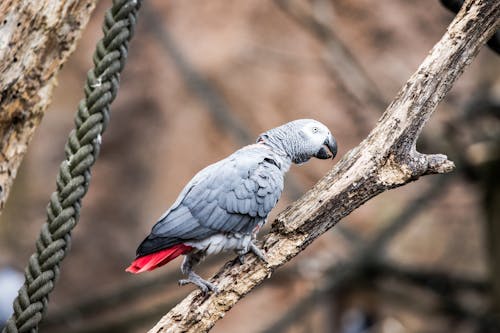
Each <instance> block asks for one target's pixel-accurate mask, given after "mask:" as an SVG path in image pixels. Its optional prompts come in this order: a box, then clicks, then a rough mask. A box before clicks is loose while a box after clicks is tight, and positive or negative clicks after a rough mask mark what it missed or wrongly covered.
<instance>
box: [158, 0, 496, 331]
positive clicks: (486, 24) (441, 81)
mask: <svg viewBox="0 0 500 333" xmlns="http://www.w3.org/2000/svg"><path fill="white" fill-rule="evenodd" d="M499 18H500V2H499V1H490V0H471V1H467V2H466V3H465V4H464V6H463V7H462V10H461V11H460V12H459V13H458V15H457V16H456V18H455V19H454V20H453V22H452V23H451V24H450V26H449V27H448V30H447V32H446V33H445V34H444V36H443V37H442V38H441V40H440V41H439V42H438V43H437V44H436V45H435V46H434V48H433V49H432V50H431V51H430V53H429V55H428V56H427V58H426V59H425V60H424V61H423V63H422V64H421V65H420V68H419V69H418V70H417V71H416V73H415V74H413V75H412V76H411V77H410V79H409V80H408V82H407V83H406V84H405V85H404V86H403V88H402V89H401V91H400V92H399V94H398V95H397V96H396V98H395V99H394V100H393V101H392V103H391V104H390V105H389V107H388V108H387V110H386V111H385V113H384V114H383V115H382V117H381V119H380V120H379V122H378V125H377V126H376V127H375V128H374V129H373V131H372V132H371V133H370V135H369V136H368V137H367V138H366V139H365V140H364V141H363V142H362V143H361V144H360V145H359V146H357V147H356V148H354V149H352V150H351V151H350V152H348V153H347V154H346V155H345V156H344V157H343V158H342V160H341V161H340V162H339V163H338V164H337V165H336V166H335V167H334V168H333V169H332V170H331V171H330V172H328V174H327V175H326V176H325V177H323V178H322V179H321V180H320V181H319V182H318V183H317V184H316V185H315V186H314V188H313V189H311V190H310V191H309V192H307V193H306V194H305V195H304V196H303V197H302V198H301V199H299V200H298V201H296V202H295V203H294V204H293V205H292V206H290V207H288V208H287V209H286V210H285V211H283V212H282V213H281V214H280V215H279V216H278V217H277V219H276V220H275V221H274V223H273V226H272V230H271V232H270V233H269V234H268V235H267V236H266V237H265V238H264V242H263V248H264V249H265V251H266V256H267V258H268V260H269V263H270V265H269V267H266V266H265V265H263V264H262V263H261V262H260V261H258V260H256V259H255V258H254V257H253V256H251V255H249V256H248V258H247V260H246V262H245V264H244V265H240V264H239V263H237V261H236V260H233V261H231V262H229V263H227V264H226V265H225V266H224V267H223V268H222V269H221V271H220V272H219V273H217V274H216V276H215V277H214V278H213V279H212V282H213V283H215V284H216V285H217V287H218V288H219V290H220V293H219V294H216V295H211V296H210V297H209V298H208V299H206V300H204V299H203V297H202V295H201V294H200V292H199V291H194V292H192V293H191V294H190V295H188V296H187V297H186V298H185V299H184V300H183V301H182V302H181V303H179V304H178V305H177V306H176V307H174V308H173V309H172V310H171V311H170V312H169V313H167V314H166V315H165V316H164V317H163V318H162V319H161V320H160V321H159V322H158V323H157V324H156V326H154V327H153V328H152V329H151V330H150V331H149V332H150V333H159V332H206V331H208V330H209V329H210V328H211V327H212V326H213V325H214V324H215V322H216V321H217V320H219V319H221V318H222V317H223V316H224V314H225V313H226V312H227V311H229V309H231V307H232V306H233V305H234V304H235V303H236V302H238V300H240V299H241V298H242V297H244V296H245V295H246V294H247V293H249V292H250V291H251V290H252V289H253V288H255V287H256V286H258V285H259V284H260V283H262V282H263V281H264V280H265V279H266V278H268V277H269V276H270V275H271V274H272V273H273V271H274V270H275V269H277V268H278V267H280V266H281V265H283V264H284V263H286V262H287V261H289V260H290V259H291V258H293V257H294V256H296V255H297V254H299V253H300V252H301V251H302V250H303V249H304V248H305V247H307V246H308V245H309V244H310V243H311V242H312V241H313V240H315V239H316V238H317V237H319V236H320V235H321V234H323V233H324V232H325V231H327V230H328V229H330V228H331V227H333V226H334V225H335V224H336V223H337V222H338V221H339V220H340V219H341V218H343V217H345V216H346V215H348V214H349V213H351V212H352V211H353V210H355V209H356V208H357V207H359V206H360V205H362V204H363V203H365V202H366V201H367V200H369V199H370V198H372V197H374V196H376V195H377V194H380V193H382V192H384V191H386V190H389V189H392V188H395V187H398V186H402V185H404V184H407V183H409V182H411V181H414V180H416V179H418V178H419V177H420V176H423V175H427V174H434V173H445V172H449V171H451V170H452V169H453V167H454V164H453V162H451V161H449V160H448V159H447V157H446V156H445V155H425V154H421V153H419V152H417V151H416V148H415V146H416V141H417V139H418V136H419V134H420V132H421V130H422V128H423V126H424V125H425V123H426V122H427V120H428V119H429V117H430V116H431V114H432V113H433V112H434V110H435V109H436V107H437V105H438V103H439V102H440V101H441V100H442V99H443V97H444V96H445V94H446V93H447V92H448V91H449V90H450V88H451V86H452V84H453V83H454V82H455V80H456V78H457V77H458V76H459V75H460V74H461V73H462V72H463V70H464V69H465V67H466V66H467V65H468V64H469V63H470V62H471V61H472V59H473V58H474V57H475V55H476V54H477V53H478V51H479V49H480V48H481V46H482V45H483V44H484V43H485V42H486V40H488V38H489V37H490V36H491V35H492V34H493V33H494V32H495V30H496V29H497V28H498V26H499V23H500V20H499Z"/></svg>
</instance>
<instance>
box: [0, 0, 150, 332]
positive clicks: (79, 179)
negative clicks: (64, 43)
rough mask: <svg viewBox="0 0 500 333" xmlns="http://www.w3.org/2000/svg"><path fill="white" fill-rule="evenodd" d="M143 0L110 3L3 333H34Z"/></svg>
mask: <svg viewBox="0 0 500 333" xmlns="http://www.w3.org/2000/svg"><path fill="white" fill-rule="evenodd" d="M141 1H142V0H113V6H112V7H111V9H109V10H108V11H107V12H106V15H105V18H104V24H103V32H104V37H103V38H102V39H101V40H100V41H99V42H98V43H97V46H96V50H95V52H94V57H93V60H94V66H95V67H94V69H93V70H90V71H89V72H88V75H87V81H86V85H85V98H84V99H83V100H82V101H81V102H80V105H79V107H78V112H77V114H76V117H75V126H76V128H75V129H73V130H72V131H71V133H70V134H69V137H68V141H67V142H66V146H65V152H66V159H65V160H64V161H63V162H62V163H61V167H60V169H59V174H58V176H57V180H56V183H57V191H56V192H54V193H52V196H51V198H50V202H49V204H48V207H47V222H46V223H45V224H44V225H43V226H42V230H41V232H40V235H39V237H38V240H37V242H36V252H35V253H33V254H32V255H31V257H30V259H29V263H28V265H27V267H26V269H25V279H26V280H25V282H24V285H23V286H22V287H21V289H19V295H18V296H17V298H16V299H15V301H14V314H13V315H12V317H11V318H10V319H9V321H8V322H7V325H6V327H5V328H4V330H3V332H4V333H14V332H37V331H38V324H39V323H40V321H41V320H42V317H43V315H44V313H45V310H46V308H47V303H48V296H49V293H50V292H51V291H52V289H54V285H55V283H56V280H57V278H58V276H59V270H60V268H59V265H60V264H61V261H62V260H63V259H64V257H65V255H66V253H67V252H68V250H69V247H70V240H71V230H72V229H73V228H74V227H75V225H76V223H77V222H78V219H79V215H80V208H81V201H82V198H83V196H84V195H85V193H86V192H87V189H88V187H89V182H90V168H91V167H92V165H93V164H94V162H95V161H96V159H97V155H98V154H99V148H100V145H101V134H102V132H103V131H104V130H105V128H106V125H107V124H108V121H109V106H110V104H111V102H112V101H113V100H114V99H115V97H116V94H117V92H118V84H119V80H120V72H121V71H122V70H123V68H124V66H125V61H126V58H127V50H128V43H129V41H130V39H131V37H132V35H133V30H134V26H135V24H136V16H137V11H138V10H139V7H140V3H141Z"/></svg>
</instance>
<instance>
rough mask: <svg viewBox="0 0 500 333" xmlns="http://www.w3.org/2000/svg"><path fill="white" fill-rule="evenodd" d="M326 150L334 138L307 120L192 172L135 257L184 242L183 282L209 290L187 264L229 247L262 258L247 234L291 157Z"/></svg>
mask: <svg viewBox="0 0 500 333" xmlns="http://www.w3.org/2000/svg"><path fill="white" fill-rule="evenodd" d="M326 149H328V150H330V152H331V153H332V155H333V156H335V154H336V149H337V148H336V142H335V139H334V138H333V136H332V135H331V133H330V131H329V130H328V128H326V126H324V125H323V124H321V123H320V122H317V121H315V120H311V119H301V120H296V121H293V122H290V123H287V124H285V125H282V126H280V127H277V128H274V129H271V130H269V131H267V132H265V133H263V134H261V135H260V136H259V138H258V139H257V143H256V144H253V145H249V146H246V147H243V148H241V149H239V150H238V151H236V152H235V153H233V154H232V155H230V156H228V157H227V158H225V159H223V160H221V161H219V162H217V163H214V164H212V165H210V166H208V167H206V168H205V169H203V170H201V171H200V172H199V173H198V174H196V175H195V177H194V178H193V179H192V180H191V181H190V182H189V183H188V184H187V185H186V187H185V188H184V189H183V190H182V192H181V193H180V195H179V197H178V198H177V200H176V201H175V202H174V204H173V205H172V207H170V209H169V210H167V212H165V213H164V214H163V215H162V216H161V217H160V219H159V221H158V222H157V223H156V224H155V225H154V226H153V228H152V230H151V233H150V235H149V236H148V237H147V238H146V239H145V240H144V241H143V242H142V243H141V245H140V246H139V248H138V249H137V256H138V258H140V257H143V256H146V255H148V254H151V253H155V252H157V251H160V250H163V249H168V248H170V247H173V246H176V245H178V244H184V245H186V246H188V247H190V248H193V249H194V250H193V251H192V252H190V253H188V254H187V256H186V259H185V261H184V264H183V271H184V272H185V273H187V274H188V275H189V279H188V280H185V282H193V283H195V284H197V285H198V286H199V287H200V288H202V289H203V290H204V291H206V290H208V289H212V290H213V289H214V286H213V285H211V284H210V283H209V282H207V281H205V280H203V279H201V278H200V277H199V276H197V275H196V274H194V272H192V269H191V268H192V266H193V265H194V264H196V263H197V262H198V261H199V260H200V259H201V258H202V257H204V256H205V255H206V254H211V253H215V252H218V251H222V250H228V249H233V250H236V251H238V252H239V253H240V254H243V253H246V252H248V251H249V250H251V251H253V252H255V253H256V254H257V255H259V257H261V258H262V259H263V255H262V253H261V252H260V251H259V250H258V249H257V248H256V247H255V245H254V244H253V243H252V239H253V238H254V237H255V234H256V231H258V229H259V228H260V226H262V224H263V223H264V222H265V220H266V218H267V216H268V215H269V212H270V211H271V210H272V209H273V208H274V206H275V205H276V203H277V202H278V200H279V198H280V196H281V193H282V191H283V181H284V174H285V173H286V172H287V171H288V169H289V167H290V164H291V163H292V162H293V163H297V164H301V163H304V162H306V161H307V160H309V159H310V158H311V157H318V158H321V159H326V158H329V157H331V155H329V154H328V152H327V150H326ZM169 260H171V259H169ZM161 264H163V263H159V264H158V265H156V266H154V267H152V268H148V269H153V268H156V267H158V266H161ZM131 267H132V266H131ZM137 271H141V270H135V271H134V272H137Z"/></svg>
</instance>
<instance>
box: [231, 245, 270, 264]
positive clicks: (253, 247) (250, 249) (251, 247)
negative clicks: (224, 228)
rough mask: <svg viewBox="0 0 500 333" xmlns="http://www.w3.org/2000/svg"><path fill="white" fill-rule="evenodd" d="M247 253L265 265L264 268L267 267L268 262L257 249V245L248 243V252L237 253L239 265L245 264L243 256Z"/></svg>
mask: <svg viewBox="0 0 500 333" xmlns="http://www.w3.org/2000/svg"><path fill="white" fill-rule="evenodd" d="M249 252H252V253H253V254H255V256H256V257H257V258H259V259H260V260H261V261H262V262H263V263H264V264H266V266H269V262H268V261H267V258H266V256H265V255H264V253H263V252H262V250H261V249H259V247H258V246H257V245H255V244H254V243H253V242H250V244H249V246H248V250H246V251H245V252H238V254H239V255H238V261H239V262H240V264H241V265H243V264H244V263H245V255H246V254H247V253H249Z"/></svg>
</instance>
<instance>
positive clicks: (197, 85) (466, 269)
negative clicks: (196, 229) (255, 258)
mask: <svg viewBox="0 0 500 333" xmlns="http://www.w3.org/2000/svg"><path fill="white" fill-rule="evenodd" d="M108 6H110V1H100V2H99V5H98V7H97V9H96V11H95V12H94V15H93V18H92V19H91V21H90V23H89V25H88V27H87V29H86V30H85V32H84V35H83V38H82V39H81V40H80V42H79V44H78V48H77V50H76V51H75V52H74V54H73V55H72V56H71V58H70V60H69V62H68V63H67V64H66V65H65V68H64V69H63V70H62V72H61V73H60V75H59V86H58V87H57V89H56V91H55V94H54V96H53V101H52V106H51V107H50V109H49V110H48V112H47V113H46V115H45V118H44V120H43V122H42V124H41V126H40V128H39V129H38V130H37V132H36V134H35V137H34V139H33V141H32V143H31V146H30V148H29V151H28V154H27V155H26V157H25V160H24V162H23V165H22V167H21V170H20V172H19V174H18V177H17V179H16V182H15V186H14V188H13V190H12V192H11V196H10V199H9V201H8V202H7V206H6V209H5V210H4V213H3V214H2V216H1V217H0V286H1V287H0V307H2V308H0V316H4V317H5V316H6V315H5V314H4V313H5V312H7V313H8V311H9V310H8V305H9V304H10V302H11V301H10V299H11V298H12V296H11V295H12V293H14V295H15V292H16V290H17V286H18V285H19V283H22V276H20V275H19V274H20V273H19V272H22V270H23V269H24V266H25V264H26V263H27V260H28V257H29V255H30V254H31V253H32V251H33V250H34V242H35V239H36V237H37V235H38V232H39V229H40V227H41V225H42V223H43V221H44V219H45V206H46V204H47V202H48V198H49V195H50V193H51V192H52V191H53V190H54V189H55V176H56V173H57V168H58V165H59V163H60V161H61V160H62V159H63V157H64V156H63V146H64V142H65V140H66V137H67V133H68V132H69V130H70V129H71V128H72V126H73V115H74V112H75V110H76V105H77V103H78V101H79V99H80V98H81V97H82V87H83V82H84V78H85V75H86V71H87V70H88V69H89V68H90V67H91V56H92V52H93V50H94V46H95V43H96V41H97V40H98V39H99V38H100V37H101V30H100V26H101V22H102V18H103V13H104V10H105V9H107V8H108ZM452 18H453V14H452V13H450V12H449V11H448V10H446V9H445V8H443V7H442V6H441V4H440V3H439V1H437V0H427V1H406V0H386V1H369V0H335V1H333V0H273V1H264V0H246V1H225V0H211V1H185V0H170V1H162V0H148V1H145V2H144V5H143V10H142V11H141V13H140V16H139V24H138V27H137V30H136V35H135V38H134V40H133V42H132V44H131V48H130V55H129V60H128V64H127V68H126V70H125V74H124V75H123V76H122V84H121V89H120V92H119V95H118V98H117V100H116V102H115V103H114V104H113V107H112V117H111V122H110V126H109V127H108V129H107V131H106V133H105V135H104V137H103V147H102V151H101V155H100V158H99V160H98V162H97V164H96V165H95V167H94V169H93V179H92V183H91V186H90V191H89V193H88V195H87V196H86V198H85V199H84V202H83V204H84V209H83V210H82V215H81V220H80V223H79V226H78V227H77V228H76V229H75V231H74V232H73V242H72V249H71V252H70V253H69V255H68V257H67V258H66V259H65V261H64V263H63V265H62V271H61V277H60V280H59V282H58V285H57V286H56V289H55V291H54V293H53V294H52V296H51V299H50V302H51V303H50V306H49V311H48V314H47V318H46V320H45V321H44V322H43V325H42V327H41V332H56V333H57V332H78V333H82V332H87V333H90V332H93V333H97V332H144V331H146V330H147V329H149V328H151V327H152V326H153V325H154V323H156V322H157V321H158V320H159V319H160V317H161V316H162V315H163V314H165V313H166V312H168V310H169V309H170V308H172V307H173V306H174V305H175V304H176V303H177V302H178V301H179V300H180V299H182V298H183V297H184V296H185V295H187V293H188V292H190V291H191V290H192V289H193V287H191V286H189V287H178V286H177V282H176V281H177V280H178V279H179V278H180V277H181V274H180V271H179V266H180V262H181V259H176V261H174V262H172V263H170V264H169V265H167V266H165V267H164V268H162V269H160V270H157V271H154V272H151V273H147V274H141V275H138V276H133V275H130V274H128V273H125V272H124V269H125V267H126V266H127V265H128V264H129V263H130V261H131V260H132V259H133V258H134V254H135V250H136V247H137V245H138V243H139V242H140V241H141V240H142V239H143V237H144V236H145V235H146V234H147V233H148V232H149V230H150V228H151V226H152V225H153V223H154V222H155V221H156V219H157V218H158V217H159V216H160V215H161V214H162V213H163V212H164V211H165V210H166V209H167V208H168V207H169V205H170V204H171V203H173V201H174V200H175V198H176V196H177V195H178V193H179V192H180V190H181V189H182V187H183V186H184V185H185V184H186V183H187V182H188V181H189V180H190V179H191V177H192V176H193V175H194V174H195V173H196V172H197V171H198V170H200V169H201V168H203V167H204V166H206V165H208V164H210V163H213V162H215V161H217V160H219V159H221V158H223V157H225V156H227V155H228V154H230V153H231V152H233V151H234V150H236V149H237V148H239V147H241V146H242V145H245V144H249V143H252V142H254V140H255V138H256V137H257V135H258V134H259V133H261V132H263V131H265V130H267V129H269V128H272V127H275V126H277V125H280V124H282V123H285V122H287V121H290V120H294V119H298V118H315V119H317V120H320V121H321V122H323V123H325V124H326V125H327V126H328V127H329V128H330V129H331V130H332V132H333V133H334V135H335V136H336V138H337V140H338V143H339V154H338V156H339V158H341V157H342V156H343V155H344V154H345V153H346V152H347V151H348V150H349V149H351V148H352V147H354V146H356V145H357V144H358V143H359V142H360V141H361V140H362V139H363V138H364V137H366V135H367V134H368V133H369V131H370V130H371V128H373V127H374V126H375V125H376V122H377V119H378V118H379V117H380V115H381V114H382V112H383V110H384V109H385V107H386V106H387V105H388V102H390V100H391V99H392V98H393V97H394V96H395V95H396V94H397V92H398V90H399V89H400V87H401V86H402V85H403V84H404V83H405V82H406V80H407V79H408V78H409V77H410V75H411V74H412V73H413V72H414V71H415V70H416V69H417V67H418V66H419V64H420V63H421V61H422V60H423V59H424V57H425V56H426V55H427V53H428V51H429V50H430V49H431V48H432V46H433V45H434V44H435V43H436V42H437V41H438V40H439V38H441V36H442V35H443V33H444V32H445V30H446V27H447V25H448V24H449V23H450V22H451V20H452ZM499 140H500V57H499V56H498V55H496V54H495V53H493V52H492V51H491V50H489V49H487V48H484V49H483V50H482V51H481V52H480V54H479V56H478V57H477V59H475V60H474V62H473V63H472V64H471V65H470V67H469V68H468V69H467V70H466V72H465V74H464V75H463V76H462V77H460V78H459V80H458V81H457V83H456V84H455V86H454V88H453V89H452V91H451V92H450V93H449V94H448V96H447V97H446V99H445V100H444V101H443V102H442V103H441V104H440V106H439V108H438V110H437V112H436V114H435V115H434V116H433V117H432V119H431V120H430V122H429V123H428V125H427V126H426V129H425V131H424V133H423V134H422V136H421V139H420V142H419V150H420V151H422V152H426V153H444V154H447V155H448V156H449V157H450V158H451V159H452V160H454V161H455V162H456V164H457V169H456V171H455V172H453V173H452V174H448V175H439V176H438V175H436V176H427V177H424V178H422V179H420V180H418V181H417V182H415V183H412V184H409V185H407V186H404V187H402V188H399V189H396V190H392V191H390V192H387V193H384V194H382V195H380V196H378V197H376V198H374V199H372V200H371V201H369V202H368V203H367V204H365V205H364V206H362V207H360V208H359V209H358V210H356V211H355V212H354V213H353V214H351V215H350V216H348V217H346V218H345V219H344V220H342V221H341V222H340V223H339V224H338V225H337V226H336V227H335V228H333V229H332V230H331V231H329V232H327V233H326V234H325V235H323V236H322V237H321V238H320V239H318V240H317V241H316V242H314V243H313V244H312V245H311V246H309V248H307V249H306V250H305V251H304V252H303V253H301V254H300V255H299V256H298V257H296V258H295V259H293V260H292V261H291V262H290V263H289V264H287V265H285V266H284V267H283V268H281V269H280V270H278V271H277V272H276V273H275V274H274V275H273V277H272V278H271V279H270V280H268V281H266V282H265V283H264V284H263V285H262V286H260V287H259V288H258V289H257V290H255V291H254V292H252V293H251V294H249V295H248V296H246V297H245V298H244V299H243V300H242V301H241V302H239V303H238V304H237V305H236V306H235V307H234V308H233V309H232V310H231V311H230V312H229V313H228V314H227V315H226V316H225V317H224V319H223V320H221V321H219V322H218V323H217V324H216V326H215V327H214V329H213V330H212V331H213V332H245V333H246V332H270V333H271V332H272V333H274V332H340V333H361V332H365V333H368V332H370V333H372V332H391V333H398V332H464V333H465V332H499V331H500V329H499V327H500V326H498V322H499V321H498V318H500V286H499V284H500V212H499V210H500V186H499V179H500V153H499V152H500V148H499V145H500V141H499ZM336 161H338V158H337V159H336ZM332 166H333V164H332V162H325V161H319V160H316V161H312V162H310V163H308V164H307V165H304V166H301V167H297V166H294V167H292V169H291V171H290V173H289V174H288V176H287V179H286V185H285V192H284V195H283V197H282V199H281V200H280V202H279V205H278V207H277V208H276V209H275V210H274V211H273V214H272V217H274V216H276V214H277V213H278V212H279V211H281V210H282V209H283V208H285V207H286V206H287V205H289V204H290V203H291V202H293V201H294V200H295V199H297V198H298V197H299V196H300V195H301V194H303V193H304V192H305V191H307V189H309V188H310V187H311V186H312V185H313V184H314V183H315V182H316V181H317V180H318V179H319V178H320V177H322V175H324V174H325V173H326V172H327V170H329V169H330V168H331V167H332ZM266 231H267V229H265V230H264V231H263V232H262V233H261V234H263V233H265V232H266ZM231 257H232V255H229V256H225V257H217V258H214V259H210V260H207V261H206V262H205V263H204V264H203V265H202V266H201V267H200V268H199V272H200V274H201V275H202V276H205V277H208V276H211V275H212V274H214V273H215V272H216V271H217V270H218V268H219V267H220V266H221V265H222V263H223V262H224V260H227V259H229V258H231ZM5 300H7V302H5ZM4 303H7V305H3V304H4ZM5 307H7V309H5ZM2 319H3V318H0V322H1V320H2ZM0 325H1V323H0Z"/></svg>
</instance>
